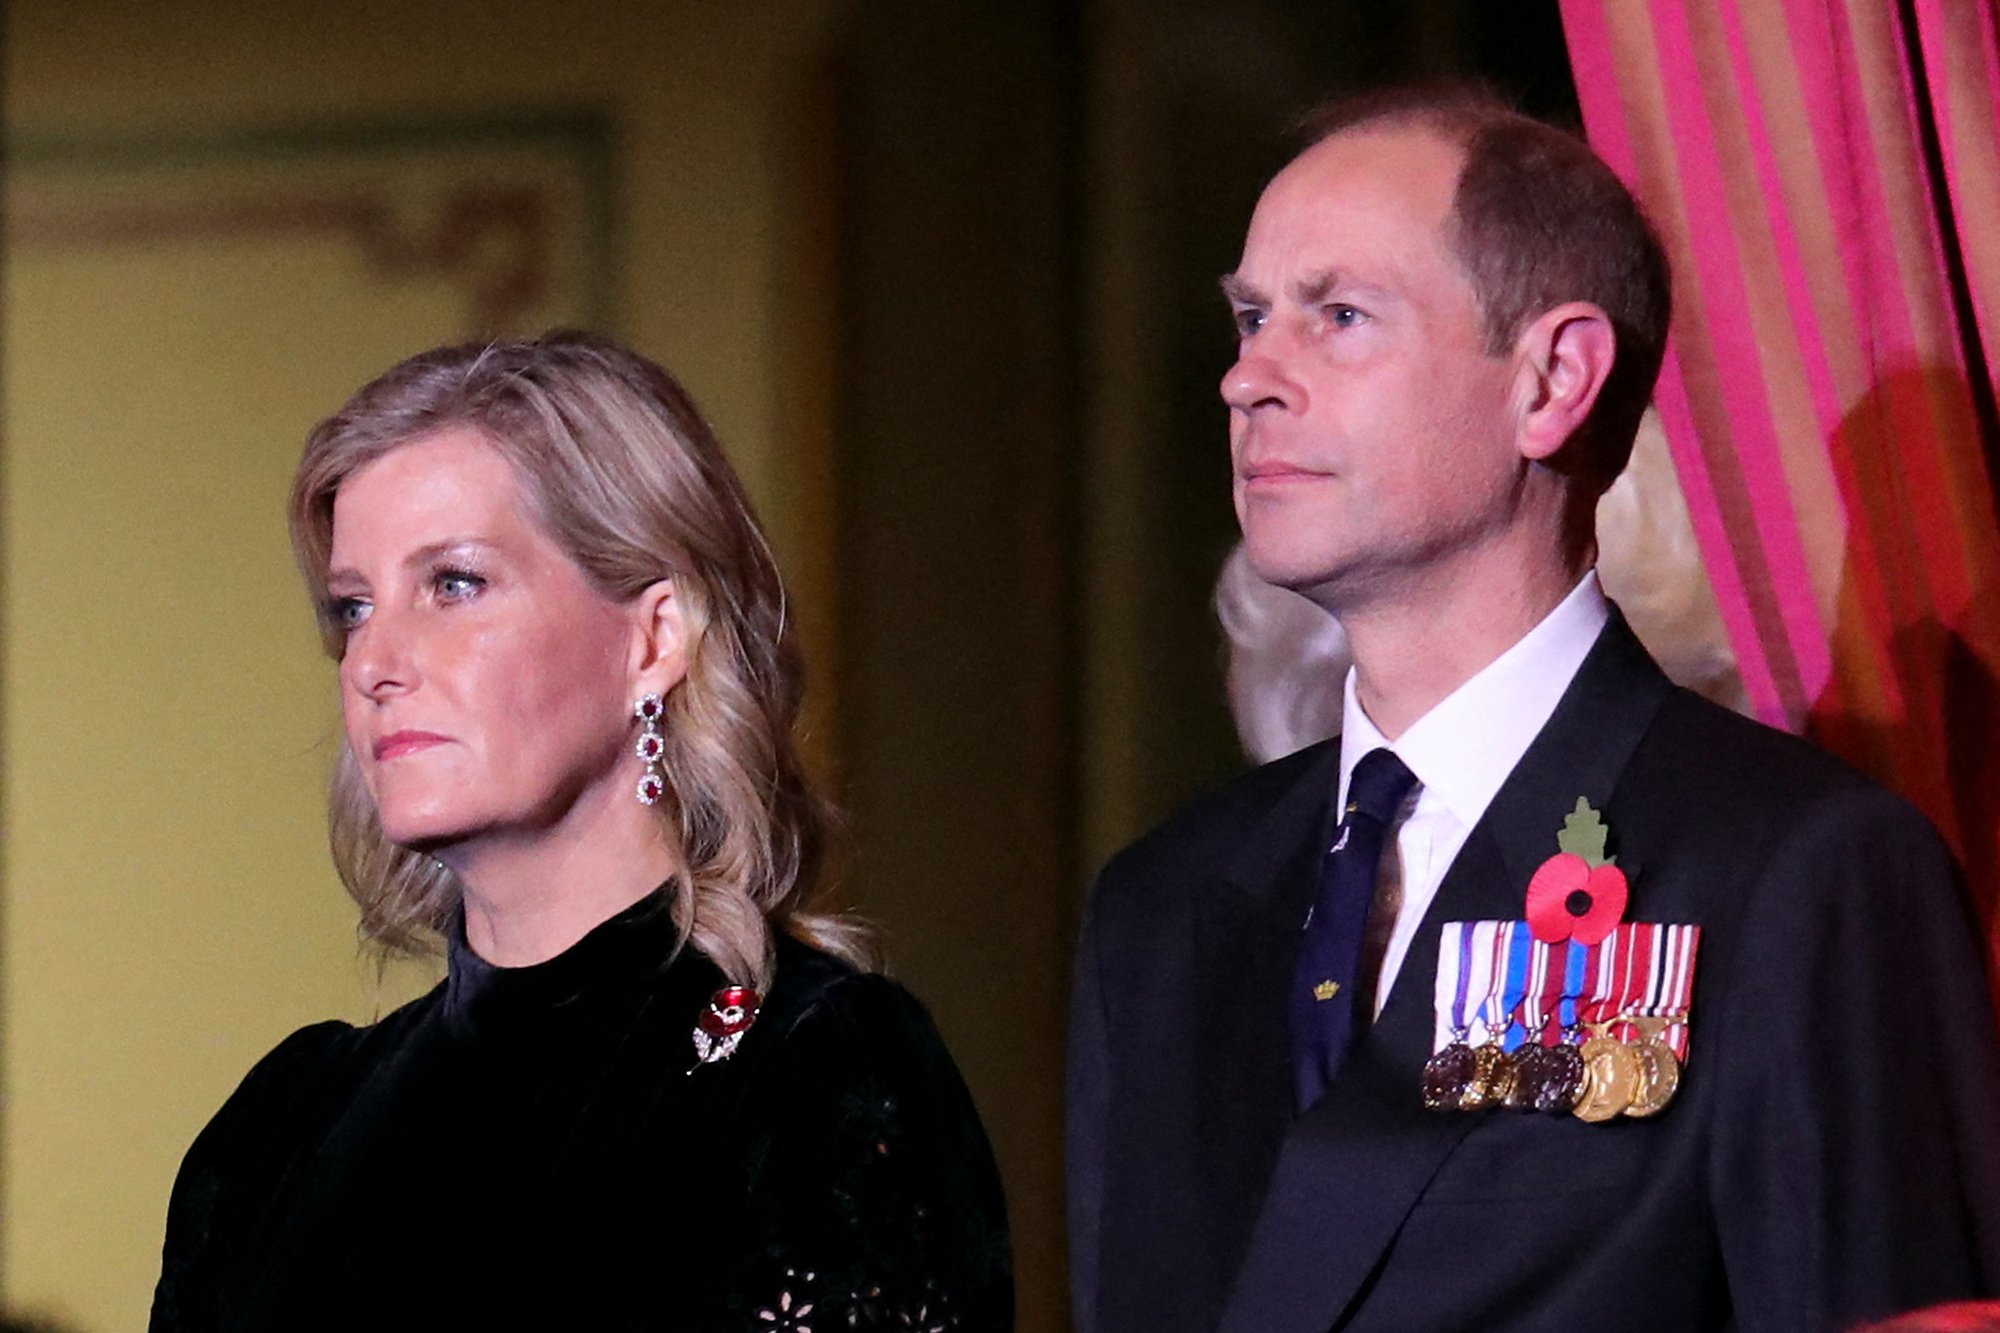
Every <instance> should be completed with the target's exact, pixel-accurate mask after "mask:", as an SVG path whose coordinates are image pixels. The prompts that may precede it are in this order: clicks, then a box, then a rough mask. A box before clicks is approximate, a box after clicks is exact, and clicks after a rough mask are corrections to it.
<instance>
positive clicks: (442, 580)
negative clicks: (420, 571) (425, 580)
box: [432, 569, 486, 602]
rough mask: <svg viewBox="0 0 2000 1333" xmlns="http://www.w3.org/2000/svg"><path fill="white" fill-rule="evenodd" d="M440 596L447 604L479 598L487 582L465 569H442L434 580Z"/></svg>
mask: <svg viewBox="0 0 2000 1333" xmlns="http://www.w3.org/2000/svg"><path fill="white" fill-rule="evenodd" d="M432 582H433V585H434V586H435V587H436V588H437V594H438V596H439V597H440V598H441V599H442V600H444V601H447V602H462V601H465V600H466V599H467V598H470V597H477V596H478V595H479V593H480V592H481V590H483V589H484V588H485V587H486V580H485V579H483V578H481V577H479V575H477V574H474V573H472V572H470V571H469V570H463V569H441V570H439V571H438V572H437V576H436V578H435V579H433V580H432Z"/></svg>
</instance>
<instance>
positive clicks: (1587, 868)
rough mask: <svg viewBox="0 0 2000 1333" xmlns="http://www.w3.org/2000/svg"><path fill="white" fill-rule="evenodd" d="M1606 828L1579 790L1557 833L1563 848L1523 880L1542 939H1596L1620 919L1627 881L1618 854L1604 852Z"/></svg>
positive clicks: (1531, 923) (1594, 941)
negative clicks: (1574, 802)
mask: <svg viewBox="0 0 2000 1333" xmlns="http://www.w3.org/2000/svg"><path fill="white" fill-rule="evenodd" d="M1607 832H1609V830H1607V829H1606V828H1605V827H1604V819H1603V817H1602V816H1601V815H1599V814H1598V813H1597V811H1595V810H1593V809H1591V808H1590V802H1589V801H1587V800H1585V799H1583V798H1582V797H1581V796H1579V797H1578V798H1577V801H1576V809H1575V810H1573V811H1571V812H1570V814H1569V816H1568V817H1567V818H1565V819H1564V820H1563V829H1562V832H1561V833H1559V834H1557V835H1556V846H1558V847H1560V848H1561V849H1562V850H1561V851H1559V852H1557V853H1556V854H1555V855H1554V856H1551V857H1550V858H1549V859H1548V860H1546V861H1544V862H1542V865H1541V869H1539V870H1537V871H1535V874H1534V878H1532V879H1530V880H1529V881H1528V912H1527V915H1528V926H1529V929H1531V930H1532V931H1533V932H1534V935H1535V938H1536V939H1538V940H1540V941H1541V942H1542V943H1544V944H1560V943H1561V942H1563V941H1564V940H1575V941H1576V942H1577V943H1578V944H1583V945H1592V944H1600V943H1602V942H1603V940H1604V937H1605V936H1607V935H1609V934H1610V933H1611V931H1612V929H1613V928H1614V927H1615V926H1617V924H1618V923H1619V922H1620V921H1622V920H1624V919H1625V902H1626V899H1627V898H1628V897H1630V896H1631V886H1630V885H1629V884H1627V883H1626V882H1625V872H1624V871H1622V870H1620V869H1619V868H1618V867H1617V865H1616V864H1615V862H1616V861H1617V859H1618V858H1616V857H1613V856H1606V855H1605V854H1604V839H1605V835H1606V833H1607Z"/></svg>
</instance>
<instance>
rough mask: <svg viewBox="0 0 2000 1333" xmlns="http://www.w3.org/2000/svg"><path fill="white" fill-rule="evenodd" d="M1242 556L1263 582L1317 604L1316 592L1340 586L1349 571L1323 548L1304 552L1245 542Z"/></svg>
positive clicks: (1292, 548) (1274, 543)
mask: <svg viewBox="0 0 2000 1333" xmlns="http://www.w3.org/2000/svg"><path fill="white" fill-rule="evenodd" d="M1243 554H1244V556H1245V557H1246V558H1247V559H1248V560H1249V562H1250V570H1251V572H1252V573H1254V574H1255V575H1256V576H1257V577H1258V578H1260V579H1262V580H1264V582H1266V583H1270V584H1275V585H1276V586H1278V587H1280V588H1287V589H1290V590H1291V591H1292V592H1295V593H1299V594H1300V595H1302V596H1306V597H1312V598H1313V600H1315V601H1317V600H1318V597H1317V596H1315V592H1316V590H1319V589H1324V588H1328V587H1335V586H1338V585H1339V583H1340V582H1341V580H1342V578H1343V575H1344V572H1345V569H1346V562H1345V561H1342V560H1340V559H1338V558H1337V557H1336V556H1335V555H1334V554H1333V553H1332V552H1329V551H1327V550H1325V549H1324V548H1321V549H1318V550H1311V549H1302V548H1300V547H1298V546H1293V545H1288V544H1285V543H1281V542H1272V543H1259V542H1257V541H1255V540H1251V539H1246V540H1245V541H1244V543H1243Z"/></svg>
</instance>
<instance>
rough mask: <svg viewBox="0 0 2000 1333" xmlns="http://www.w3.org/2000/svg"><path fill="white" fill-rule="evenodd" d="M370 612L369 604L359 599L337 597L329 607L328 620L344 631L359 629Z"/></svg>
mask: <svg viewBox="0 0 2000 1333" xmlns="http://www.w3.org/2000/svg"><path fill="white" fill-rule="evenodd" d="M369 610H370V607H369V605H368V603H367V602H366V601H364V600H362V599H361V598H359V597H336V598H334V599H333V600H332V601H331V602H330V603H328V605H327V619H328V620H330V621H332V622H333V625H334V628H336V629H339V630H342V631H347V630H354V629H359V628H360V627H361V622H362V621H364V620H366V619H368V612H369Z"/></svg>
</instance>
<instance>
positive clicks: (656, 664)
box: [630, 579, 689, 698]
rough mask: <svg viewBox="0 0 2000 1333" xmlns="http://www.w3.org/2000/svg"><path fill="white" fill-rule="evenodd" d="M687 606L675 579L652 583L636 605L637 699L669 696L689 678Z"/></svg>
mask: <svg viewBox="0 0 2000 1333" xmlns="http://www.w3.org/2000/svg"><path fill="white" fill-rule="evenodd" d="M685 611H686V607H685V605H684V603H683V599H682V598H681V596H680V590H679V588H678V587H676V586H675V583H674V581H673V580H672V579H661V580H660V581H659V582H657V583H653V584H649V585H647V587H646V588H645V590H644V591H642V592H641V593H640V594H639V596H638V597H637V598H636V599H635V600H634V602H633V604H632V657H631V663H630V670H631V673H632V685H633V696H634V697H635V698H636V697H637V696H639V695H642V694H658V695H665V694H667V693H668V692H669V691H671V690H672V689H673V688H674V686H676V685H678V684H680V683H681V681H682V680H684V679H685V678H686V677H687V655H688V649H689V644H688V641H687V620H686V617H685V614H684V613H685Z"/></svg>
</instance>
